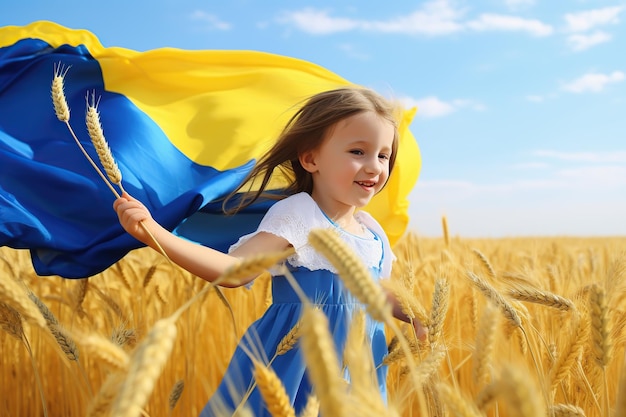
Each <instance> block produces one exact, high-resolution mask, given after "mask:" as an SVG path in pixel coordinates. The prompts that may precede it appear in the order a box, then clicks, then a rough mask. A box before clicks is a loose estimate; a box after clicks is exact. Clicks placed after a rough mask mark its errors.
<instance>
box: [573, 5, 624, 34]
mask: <svg viewBox="0 0 626 417" xmlns="http://www.w3.org/2000/svg"><path fill="white" fill-rule="evenodd" d="M622 11H624V6H616V7H605V8H602V9H594V10H587V11H584V12H578V13H568V14H566V15H565V17H564V18H565V22H566V23H567V30H569V31H571V32H585V31H588V30H590V29H593V28H594V27H596V26H600V25H607V24H617V23H619V22H620V20H619V16H620V14H621V13H622Z"/></svg>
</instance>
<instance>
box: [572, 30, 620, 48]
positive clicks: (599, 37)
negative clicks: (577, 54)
mask: <svg viewBox="0 0 626 417" xmlns="http://www.w3.org/2000/svg"><path fill="white" fill-rule="evenodd" d="M612 38H613V37H612V36H611V35H609V34H608V33H606V32H601V31H597V32H593V33H591V34H588V35H586V34H585V35H583V34H573V35H570V36H568V37H567V43H568V44H569V45H570V48H572V49H573V50H574V51H584V50H585V49H589V48H591V47H592V46H596V45H599V44H601V43H605V42H608V41H610V40H611V39H612Z"/></svg>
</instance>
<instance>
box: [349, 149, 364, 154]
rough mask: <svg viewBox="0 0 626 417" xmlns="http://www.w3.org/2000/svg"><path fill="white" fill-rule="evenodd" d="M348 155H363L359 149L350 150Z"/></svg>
mask: <svg viewBox="0 0 626 417" xmlns="http://www.w3.org/2000/svg"><path fill="white" fill-rule="evenodd" d="M350 153H351V154H353V155H363V151H362V150H360V149H352V150H351V151H350Z"/></svg>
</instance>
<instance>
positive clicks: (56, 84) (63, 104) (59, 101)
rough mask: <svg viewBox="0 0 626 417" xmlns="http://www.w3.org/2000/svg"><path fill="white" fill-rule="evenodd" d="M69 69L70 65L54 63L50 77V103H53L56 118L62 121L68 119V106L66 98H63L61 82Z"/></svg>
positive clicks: (65, 121)
mask: <svg viewBox="0 0 626 417" xmlns="http://www.w3.org/2000/svg"><path fill="white" fill-rule="evenodd" d="M69 69H70V67H65V66H63V65H61V64H55V65H54V77H53V78H52V104H53V105H54V112H55V113H56V115H57V119H59V120H60V121H62V122H64V123H67V122H69V120H70V107H69V106H68V105H67V100H66V99H65V92H64V83H63V79H64V78H65V75H66V74H67V71H68V70H69Z"/></svg>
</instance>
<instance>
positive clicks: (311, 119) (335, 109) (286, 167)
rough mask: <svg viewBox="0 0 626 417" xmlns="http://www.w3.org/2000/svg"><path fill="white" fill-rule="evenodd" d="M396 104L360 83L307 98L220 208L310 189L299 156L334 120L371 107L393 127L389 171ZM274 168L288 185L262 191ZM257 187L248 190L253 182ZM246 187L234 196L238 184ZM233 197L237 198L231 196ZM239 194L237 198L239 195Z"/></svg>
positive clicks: (228, 210)
mask: <svg viewBox="0 0 626 417" xmlns="http://www.w3.org/2000/svg"><path fill="white" fill-rule="evenodd" d="M396 110H397V108H396V107H395V106H393V105H392V104H391V103H390V102H389V101H387V100H386V99H385V98H383V97H382V96H381V95H379V94H378V93H376V92H374V91H372V90H370V89H367V88H362V87H342V88H338V89H335V90H330V91H324V92H322V93H319V94H316V95H314V96H312V97H311V98H309V99H308V100H307V101H306V102H305V103H304V105H303V106H302V107H300V109H299V110H298V111H297V112H296V113H295V114H294V115H293V116H292V117H291V119H290V120H289V122H287V124H286V126H285V128H284V129H283V131H282V133H281V134H280V136H279V137H278V140H277V141H276V143H275V144H274V146H273V147H272V148H271V149H270V150H269V151H268V152H267V153H266V154H265V155H264V156H263V157H261V159H260V160H259V161H258V162H257V164H256V165H255V166H254V168H253V169H252V171H250V173H249V174H248V176H247V177H246V178H245V179H244V180H243V182H242V183H241V184H240V185H239V186H238V187H237V188H236V189H235V190H234V191H233V192H232V193H230V194H229V195H228V196H227V197H226V199H225V200H224V205H223V208H224V211H225V212H226V213H228V214H234V213H236V212H238V211H239V210H241V209H243V208H245V207H248V206H249V205H251V204H252V203H254V202H255V201H256V200H258V199H259V197H263V198H270V199H282V198H285V197H287V196H290V195H293V194H296V193H299V192H306V193H309V194H311V192H312V191H313V177H312V176H311V174H310V173H309V172H307V171H306V170H305V169H304V168H303V167H302V165H300V160H299V156H300V155H302V154H303V153H305V152H308V151H312V150H315V149H317V148H318V147H319V146H320V145H321V144H322V141H323V140H324V138H325V137H326V134H327V132H328V131H329V129H330V128H332V127H333V126H334V125H335V124H336V123H338V122H340V121H341V120H344V119H346V118H348V117H350V116H353V115H355V114H357V113H362V112H365V111H373V112H375V113H376V114H378V115H379V116H380V117H382V118H384V119H386V120H388V121H389V122H390V123H391V124H392V125H393V127H394V137H393V143H392V150H391V155H390V157H389V173H390V174H391V171H392V169H393V166H394V164H395V161H396V154H397V150H398V122H397V119H396ZM275 169H279V170H280V171H281V172H282V174H283V175H284V176H285V178H287V180H288V185H287V187H285V188H284V189H281V190H279V191H280V193H272V194H269V193H266V192H265V190H266V188H267V186H268V184H269V182H270V179H271V177H272V174H273V173H274V170H275ZM259 181H260V183H259V185H258V189H256V190H251V187H252V185H253V184H255V183H258V182H259ZM246 185H247V186H248V190H247V191H245V192H243V195H242V196H238V193H240V192H241V190H242V188H244V187H245V186H246ZM235 197H237V198H235ZM239 197H241V198H239ZM231 200H237V201H238V203H237V204H235V207H227V206H228V203H229V201H231Z"/></svg>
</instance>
